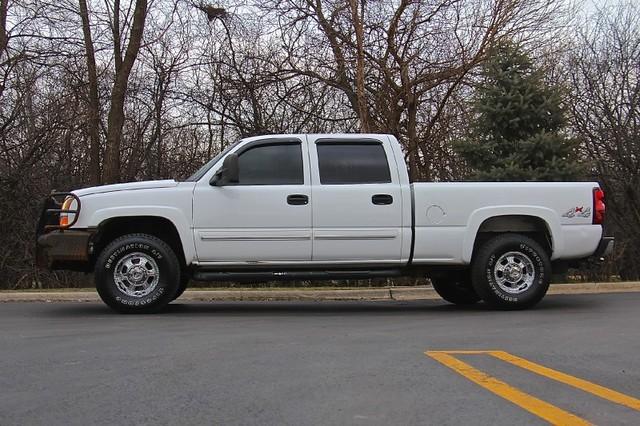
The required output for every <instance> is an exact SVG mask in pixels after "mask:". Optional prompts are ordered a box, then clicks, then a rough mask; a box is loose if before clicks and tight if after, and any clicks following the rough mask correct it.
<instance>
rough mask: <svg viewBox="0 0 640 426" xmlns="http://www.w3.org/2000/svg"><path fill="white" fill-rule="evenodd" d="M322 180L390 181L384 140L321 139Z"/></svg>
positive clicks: (323, 181)
mask: <svg viewBox="0 0 640 426" xmlns="http://www.w3.org/2000/svg"><path fill="white" fill-rule="evenodd" d="M316 148H317V150H318V167H319V170H320V183H322V184H325V185H339V184H342V185H344V184H359V183H389V182H391V174H390V172H389V163H388V161H387V156H386V154H385V152H384V147H383V146H382V144H381V143H380V142H355V143H354V142H334V141H331V142H318V143H316Z"/></svg>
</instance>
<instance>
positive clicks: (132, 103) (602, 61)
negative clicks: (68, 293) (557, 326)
mask: <svg viewBox="0 0 640 426" xmlns="http://www.w3.org/2000/svg"><path fill="white" fill-rule="evenodd" d="M504 42H508V43H514V44H517V45H518V46H519V48H520V49H522V50H523V51H524V52H525V53H526V54H527V55H528V56H529V57H530V58H531V60H532V62H533V64H534V66H535V67H536V68H537V69H539V70H540V71H541V72H542V73H543V79H544V81H545V84H549V85H550V86H551V87H554V90H556V93H557V94H559V96H560V102H561V106H562V110H563V114H564V115H565V123H566V125H565V126H564V128H563V129H562V130H561V131H562V133H563V135H565V136H566V137H568V138H571V139H572V140H576V141H577V144H578V153H579V161H580V162H581V163H583V164H584V166H585V170H586V171H585V173H584V176H583V178H584V179H593V180H597V181H599V182H600V183H601V185H602V186H603V187H604V189H605V191H606V194H607V200H606V201H607V208H608V217H607V224H606V225H607V230H608V233H609V234H615V236H616V238H617V241H616V244H617V245H616V251H615V254H614V256H613V258H612V259H611V260H610V261H608V263H607V264H605V265H604V266H603V267H601V268H597V269H593V270H586V271H580V274H581V276H583V277H585V278H589V279H593V278H601V279H610V278H611V277H612V276H613V277H617V278H621V279H638V278H640V264H639V263H638V262H637V259H638V256H639V255H640V169H639V168H640V162H639V155H640V127H639V126H640V81H639V76H640V8H639V7H638V6H637V5H635V4H634V3H633V2H628V3H627V2H611V3H607V4H606V5H600V6H596V5H595V4H582V3H578V4H574V3H571V2H570V1H554V0H439V1H416V0H330V1H326V0H282V1H275V0H274V1H270V0H256V1H243V2H233V1H224V2H221V3H207V2H200V1H187V0H135V1H120V0H100V1H97V0H95V1H94V0H61V1H53V0H51V1H40V0H24V1H17V0H16V1H10V0H0V288H40V287H63V286H76V285H83V284H86V283H83V280H82V279H78V276H77V275H70V274H67V273H55V274H53V273H45V272H43V271H38V270H37V269H36V268H35V265H34V258H33V251H34V244H35V241H34V237H35V234H34V233H35V225H36V222H37V218H38V216H39V209H40V206H41V203H42V201H43V198H44V197H45V196H46V194H48V193H49V192H50V191H51V190H52V189H57V190H67V189H72V188H78V187H83V186H90V185H96V184H101V183H111V182H121V181H131V180H138V179H155V178H176V179H180V178H184V177H186V176H188V175H189V174H191V173H192V172H193V171H195V170H196V169H197V168H198V167H199V166H201V165H202V164H203V163H204V162H205V161H206V160H207V159H209V158H210V157H212V156H213V155H215V154H216V153H217V152H219V151H220V150H221V149H223V148H224V147H225V146H226V145H227V144H229V143H231V142H233V141H234V140H236V139H237V138H239V137H243V136H250V135H258V134H270V133H303V132H359V131H363V132H383V133H392V134H394V135H396V137H398V139H399V140H400V142H401V144H402V145H403V148H404V150H405V153H406V160H407V164H408V165H409V170H410V175H411V178H412V179H413V180H429V181H452V180H464V179H466V178H468V177H469V176H470V172H471V170H470V168H469V166H468V163H467V162H465V161H464V160H463V158H461V156H460V155H458V154H457V151H456V150H455V149H454V146H455V145H456V143H458V142H459V141H460V140H463V139H468V137H469V131H470V129H469V127H470V126H469V124H470V123H471V122H473V121H474V119H475V114H476V110H475V109H474V99H475V93H476V91H477V89H478V85H479V84H480V82H481V80H482V72H481V70H482V67H483V64H485V63H486V62H487V61H488V60H490V59H491V55H492V52H494V51H495V50H494V47H495V46H498V45H500V44H501V43H504ZM478 143H481V142H480V141H479V142H478Z"/></svg>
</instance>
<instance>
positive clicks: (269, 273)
mask: <svg viewBox="0 0 640 426" xmlns="http://www.w3.org/2000/svg"><path fill="white" fill-rule="evenodd" d="M604 213H605V205H604V194H603V191H602V190H601V189H600V187H599V186H598V184H597V183H592V182H571V183H569V182H567V183H543V182H528V183H458V182H453V183H410V182H409V177H408V175H407V170H406V167H405V164H404V155H403V152H402V150H401V148H400V144H399V143H398V141H397V140H396V139H395V138H394V137H393V136H390V135H380V134H331V135H311V134H309V135H273V136H259V137H251V138H247V139H242V140H240V141H239V142H237V143H235V144H233V145H231V146H229V147H228V148H227V149H226V150H225V151H224V152H222V153H221V154H220V155H218V156H217V157H215V158H213V159H212V160H211V161H209V162H208V163H207V164H206V165H204V166H203V167H202V168H201V169H200V170H198V171H197V172H196V173H195V174H194V175H193V176H191V177H190V178H189V179H187V180H185V181H183V182H176V181H174V180H161V181H149V182H136V183H125V184H116V185H105V186H97V187H92V188H85V189H79V190H76V191H73V192H70V193H54V194H52V196H51V197H50V198H49V199H48V201H47V202H46V203H45V207H44V209H43V213H42V217H41V220H40V223H39V225H38V231H37V257H38V264H39V265H42V266H46V267H49V268H51V269H72V270H82V271H87V272H90V271H94V272H95V278H96V287H97V290H98V293H99V294H100V296H101V298H102V300H103V301H104V302H105V303H106V304H108V305H109V306H111V307H112V308H114V309H116V310H118V311H120V312H126V313H137V312H151V311H157V310H158V309H160V308H162V307H164V306H165V305H167V304H168V303H170V302H171V301H172V300H174V299H176V298H177V297H178V296H179V295H180V294H182V292H183V291H184V289H185V287H186V285H187V283H188V282H189V279H191V278H193V279H196V280H203V281H207V280H209V281H213V280H224V281H240V280H254V281H255V280H286V279H297V280H310V279H355V278H372V277H393V276H401V275H420V276H422V277H427V276H428V277H429V278H430V279H431V282H432V284H433V286H434V287H435V289H436V291H437V292H438V293H439V294H440V295H441V296H442V297H443V298H444V299H445V300H447V301H449V302H452V303H457V304H470V303H475V302H478V301H480V300H483V301H484V302H485V303H487V304H490V305H492V306H494V307H497V308H500V309H521V308H526V307H530V306H533V305H534V304H536V303H537V302H538V301H540V299H541V298H542V297H543V296H544V295H545V293H546V291H547V288H548V286H549V280H550V277H551V273H552V265H554V266H555V265H558V264H559V263H560V261H565V262H566V261H573V260H578V259H584V258H587V257H594V256H595V257H598V258H599V257H601V256H604V255H605V254H606V253H608V252H609V251H610V250H611V248H612V246H613V238H610V237H603V228H602V222H603V220H604Z"/></svg>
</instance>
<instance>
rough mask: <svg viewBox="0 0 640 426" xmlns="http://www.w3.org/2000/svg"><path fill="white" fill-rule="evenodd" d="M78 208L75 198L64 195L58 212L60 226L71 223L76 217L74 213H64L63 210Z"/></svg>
mask: <svg viewBox="0 0 640 426" xmlns="http://www.w3.org/2000/svg"><path fill="white" fill-rule="evenodd" d="M77 208H78V206H77V203H76V200H75V199H74V198H73V197H66V198H65V199H64V202H63V203H62V210H63V211H62V212H60V226H62V227H66V226H69V224H70V223H73V221H74V219H75V218H76V215H75V213H65V212H64V210H76V209H77Z"/></svg>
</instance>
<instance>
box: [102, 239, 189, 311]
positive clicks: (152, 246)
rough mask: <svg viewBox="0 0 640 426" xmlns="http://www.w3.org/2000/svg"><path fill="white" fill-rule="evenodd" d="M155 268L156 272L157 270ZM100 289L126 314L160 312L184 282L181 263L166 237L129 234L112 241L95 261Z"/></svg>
mask: <svg viewBox="0 0 640 426" xmlns="http://www.w3.org/2000/svg"><path fill="white" fill-rule="evenodd" d="M154 272H155V273H154ZM95 279H96V289H97V290H98V294H99V295H100V298H101V299H102V300H103V301H104V303H106V304H107V305H108V306H109V307H111V308H112V309H114V310H116V311H118V312H120V313H126V314H138V313H141V314H146V313H153V312H157V311H159V310H160V309H162V308H164V307H165V306H166V305H167V304H169V303H170V302H171V301H172V300H173V298H174V296H175V294H176V292H177V291H178V286H179V284H180V264H179V262H178V258H177V257H176V255H175V253H174V252H173V250H172V249H171V247H169V246H168V245H167V243H165V242H164V241H162V240H160V239H159V238H156V237H154V236H152V235H147V234H128V235H124V236H122V237H120V238H117V239H115V240H114V241H112V242H111V243H109V244H108V245H107V246H106V247H105V248H104V250H102V252H101V253H100V255H99V256H98V258H97V260H96V265H95Z"/></svg>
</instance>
